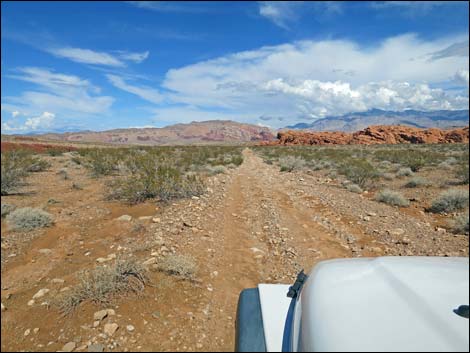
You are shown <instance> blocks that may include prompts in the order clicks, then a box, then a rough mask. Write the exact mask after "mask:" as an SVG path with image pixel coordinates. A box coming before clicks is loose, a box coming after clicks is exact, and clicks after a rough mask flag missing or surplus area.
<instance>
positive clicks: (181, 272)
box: [157, 254, 197, 279]
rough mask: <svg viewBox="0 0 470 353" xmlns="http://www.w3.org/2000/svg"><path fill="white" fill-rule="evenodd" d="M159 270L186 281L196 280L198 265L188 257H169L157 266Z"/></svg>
mask: <svg viewBox="0 0 470 353" xmlns="http://www.w3.org/2000/svg"><path fill="white" fill-rule="evenodd" d="M157 269H158V270H159V271H162V272H166V273H167V274H169V275H174V276H177V277H181V278H184V279H194V276H195V274H196V271H197V264H196V261H195V260H194V258H193V257H191V256H188V255H173V254H171V255H168V256H165V257H164V258H163V259H162V260H161V261H159V263H158V264H157Z"/></svg>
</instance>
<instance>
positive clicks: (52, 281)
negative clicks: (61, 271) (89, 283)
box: [51, 278, 65, 284]
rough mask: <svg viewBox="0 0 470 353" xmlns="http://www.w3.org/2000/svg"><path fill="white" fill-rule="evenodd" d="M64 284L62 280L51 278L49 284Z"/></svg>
mask: <svg viewBox="0 0 470 353" xmlns="http://www.w3.org/2000/svg"><path fill="white" fill-rule="evenodd" d="M64 282H65V281H64V280H63V279H62V278H53V279H51V283H54V284H62V283H64Z"/></svg>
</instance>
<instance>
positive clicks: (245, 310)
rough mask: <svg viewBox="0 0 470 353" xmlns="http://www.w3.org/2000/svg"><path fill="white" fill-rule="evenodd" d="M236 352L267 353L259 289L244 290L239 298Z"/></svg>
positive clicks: (236, 323)
mask: <svg viewBox="0 0 470 353" xmlns="http://www.w3.org/2000/svg"><path fill="white" fill-rule="evenodd" d="M235 352H266V342H265V337H264V328H263V317H262V313H261V302H260V299H259V291H258V288H249V289H244V290H243V291H242V292H241V293H240V297H239V298H238V307H237V320H236V322H235Z"/></svg>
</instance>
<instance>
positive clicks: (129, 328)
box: [126, 325, 135, 332]
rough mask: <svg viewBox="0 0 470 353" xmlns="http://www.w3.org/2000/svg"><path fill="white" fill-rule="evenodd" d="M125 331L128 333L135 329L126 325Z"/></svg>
mask: <svg viewBox="0 0 470 353" xmlns="http://www.w3.org/2000/svg"><path fill="white" fill-rule="evenodd" d="M126 329H127V331H129V332H133V331H134V330H135V327H134V326H132V325H127V326H126Z"/></svg>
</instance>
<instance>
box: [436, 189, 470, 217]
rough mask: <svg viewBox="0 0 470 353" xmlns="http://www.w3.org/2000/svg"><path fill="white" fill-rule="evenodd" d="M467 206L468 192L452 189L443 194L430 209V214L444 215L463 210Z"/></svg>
mask: <svg viewBox="0 0 470 353" xmlns="http://www.w3.org/2000/svg"><path fill="white" fill-rule="evenodd" d="M467 206H468V190H458V189H452V190H447V191H445V192H443V193H442V194H441V195H439V197H438V198H436V199H435V200H434V201H433V202H432V205H431V207H430V211H431V212H435V213H444V212H453V211H458V210H461V209H464V208H465V207H467Z"/></svg>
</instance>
